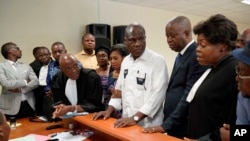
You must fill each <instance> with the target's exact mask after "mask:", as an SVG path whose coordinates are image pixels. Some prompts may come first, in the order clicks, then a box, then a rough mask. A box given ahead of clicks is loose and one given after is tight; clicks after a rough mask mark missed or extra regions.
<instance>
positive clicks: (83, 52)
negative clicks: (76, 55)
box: [81, 50, 95, 56]
mask: <svg viewBox="0 0 250 141" xmlns="http://www.w3.org/2000/svg"><path fill="white" fill-rule="evenodd" d="M81 55H89V54H87V53H86V52H85V51H84V50H82V51H81ZM90 56H95V50H94V51H93V53H92V54H91V55H90Z"/></svg>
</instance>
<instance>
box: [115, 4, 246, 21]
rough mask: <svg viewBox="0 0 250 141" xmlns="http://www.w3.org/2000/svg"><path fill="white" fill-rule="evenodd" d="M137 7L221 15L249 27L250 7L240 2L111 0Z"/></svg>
mask: <svg viewBox="0 0 250 141" xmlns="http://www.w3.org/2000/svg"><path fill="white" fill-rule="evenodd" d="M112 1H115V2H122V3H127V4H133V5H138V6H145V7H151V8H156V9H163V10H170V11H176V12H180V13H187V14H192V15H198V16H204V17H209V16H211V15H213V14H218V13H220V14H223V15H225V16H227V17H228V18H230V19H231V20H233V21H235V22H237V23H242V24H249V25H250V5H246V4H242V3H241V2H240V1H241V0H112Z"/></svg>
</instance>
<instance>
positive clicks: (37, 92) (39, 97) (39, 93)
mask: <svg viewBox="0 0 250 141" xmlns="http://www.w3.org/2000/svg"><path fill="white" fill-rule="evenodd" d="M44 88H45V86H39V87H38V88H36V89H34V90H33V92H34V96H35V102H36V104H35V108H36V115H39V116H40V115H42V114H43V98H44V96H45V93H44Z"/></svg>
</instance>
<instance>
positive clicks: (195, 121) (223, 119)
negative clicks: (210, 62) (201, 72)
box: [188, 55, 238, 141]
mask: <svg viewBox="0 0 250 141" xmlns="http://www.w3.org/2000/svg"><path fill="white" fill-rule="evenodd" d="M235 65H237V60H236V59H235V58H234V57H232V56H231V55H229V56H227V57H225V58H224V59H223V60H222V61H221V62H220V63H218V64H217V66H216V67H213V68H212V70H211V72H210V73H209V74H208V76H207V77H206V79H205V80H204V81H203V82H202V83H201V85H200V86H199V87H198V89H197V91H196V94H195V96H194V98H193V100H192V101H191V103H190V107H189V123H188V134H189V135H188V137H190V138H193V139H197V138H200V137H202V136H205V135H206V134H208V133H210V132H213V131H215V130H216V129H219V128H220V127H221V126H222V125H223V123H228V124H230V123H234V122H235V119H236V102H237V94H238V89H237V83H236V81H235V77H236V72H235ZM232 113H233V114H232ZM214 140H215V139H213V141H214ZM218 140H219V139H218Z"/></svg>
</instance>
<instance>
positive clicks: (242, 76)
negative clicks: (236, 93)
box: [235, 66, 250, 79]
mask: <svg viewBox="0 0 250 141" xmlns="http://www.w3.org/2000/svg"><path fill="white" fill-rule="evenodd" d="M235 70H236V74H237V75H238V77H239V78H240V79H250V76H244V75H240V67H239V66H236V67H235Z"/></svg>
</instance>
